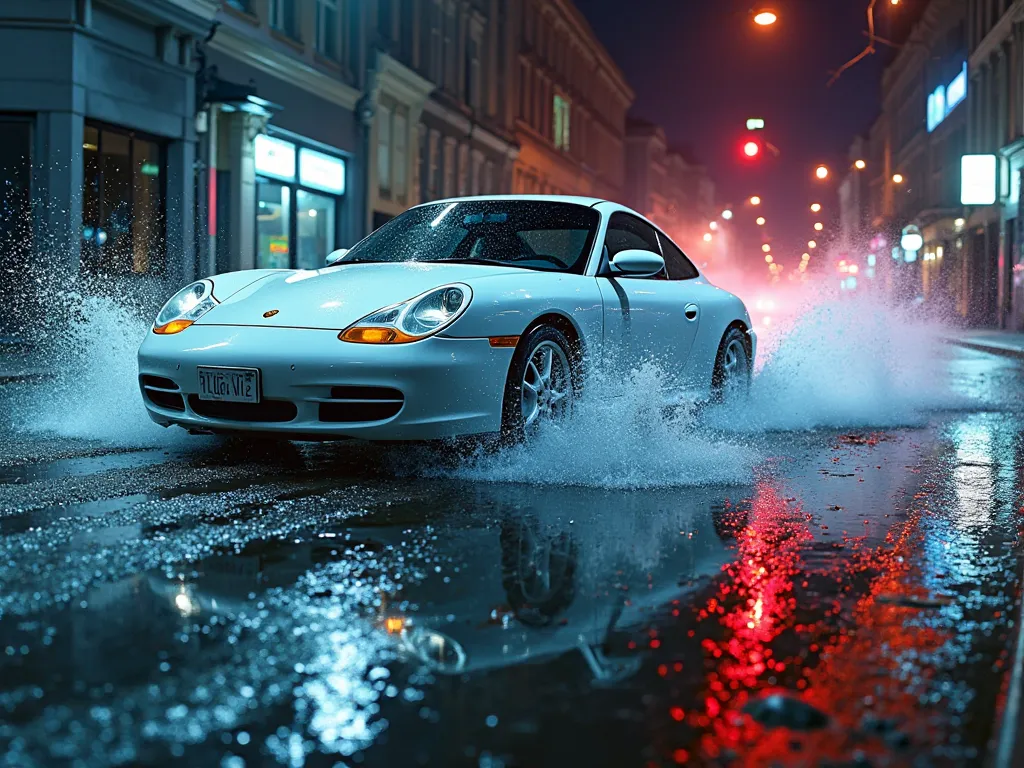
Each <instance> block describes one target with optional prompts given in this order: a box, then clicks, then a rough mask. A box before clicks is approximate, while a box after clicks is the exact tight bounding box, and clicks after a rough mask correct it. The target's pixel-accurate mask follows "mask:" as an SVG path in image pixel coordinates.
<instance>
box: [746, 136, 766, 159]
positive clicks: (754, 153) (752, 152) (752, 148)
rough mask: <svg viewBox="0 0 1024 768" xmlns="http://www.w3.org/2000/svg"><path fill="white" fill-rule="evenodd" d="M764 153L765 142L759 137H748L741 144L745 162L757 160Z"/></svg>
mask: <svg viewBox="0 0 1024 768" xmlns="http://www.w3.org/2000/svg"><path fill="white" fill-rule="evenodd" d="M762 152H764V142H763V141H762V140H761V139H760V138H758V137H757V136H751V135H749V134H748V135H747V136H746V137H744V139H743V141H741V142H740V156H741V157H743V159H745V160H756V159H757V158H759V157H760V156H761V153H762Z"/></svg>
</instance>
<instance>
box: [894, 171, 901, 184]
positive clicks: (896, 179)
mask: <svg viewBox="0 0 1024 768" xmlns="http://www.w3.org/2000/svg"><path fill="white" fill-rule="evenodd" d="M892 183H893V184H902V183H903V174H902V173H894V174H893V175H892Z"/></svg>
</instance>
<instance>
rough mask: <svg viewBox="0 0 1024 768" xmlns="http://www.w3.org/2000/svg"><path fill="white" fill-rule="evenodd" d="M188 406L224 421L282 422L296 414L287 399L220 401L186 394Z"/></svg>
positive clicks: (200, 413) (199, 412) (291, 403)
mask: <svg viewBox="0 0 1024 768" xmlns="http://www.w3.org/2000/svg"><path fill="white" fill-rule="evenodd" d="M188 407H189V408H191V409H192V410H193V411H195V412H196V413H197V414H199V415H200V416H205V417H206V418H208V419H223V420H224V421H252V422H261V421H262V422H282V421H291V420H292V419H294V418H295V417H296V416H297V415H298V412H299V411H298V408H296V407H295V403H293V402H290V401H288V400H264V401H263V402H261V403H221V402H217V401H214V400H200V399H199V395H189V396H188Z"/></svg>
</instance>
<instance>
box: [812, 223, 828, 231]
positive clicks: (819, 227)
mask: <svg viewBox="0 0 1024 768" xmlns="http://www.w3.org/2000/svg"><path fill="white" fill-rule="evenodd" d="M824 228H825V225H824V224H822V223H821V222H820V221H816V222H814V231H815V232H821V230H823V229H824Z"/></svg>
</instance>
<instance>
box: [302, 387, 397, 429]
mask: <svg viewBox="0 0 1024 768" xmlns="http://www.w3.org/2000/svg"><path fill="white" fill-rule="evenodd" d="M331 400H332V401H333V402H329V403H320V421H326V422H331V423H334V424H354V423H364V422H369V421H385V420H387V419H390V418H391V417H392V416H395V415H397V414H398V412H399V411H400V410H402V406H403V405H405V395H403V394H402V393H401V391H400V390H397V389H394V388H392V387H356V386H351V387H331Z"/></svg>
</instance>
